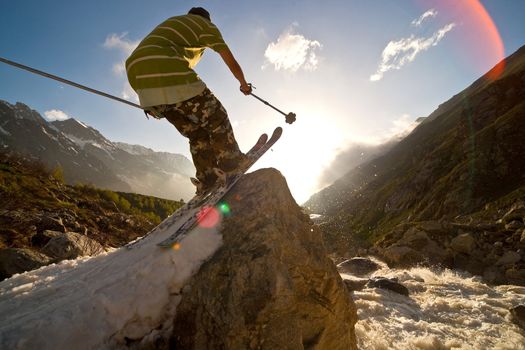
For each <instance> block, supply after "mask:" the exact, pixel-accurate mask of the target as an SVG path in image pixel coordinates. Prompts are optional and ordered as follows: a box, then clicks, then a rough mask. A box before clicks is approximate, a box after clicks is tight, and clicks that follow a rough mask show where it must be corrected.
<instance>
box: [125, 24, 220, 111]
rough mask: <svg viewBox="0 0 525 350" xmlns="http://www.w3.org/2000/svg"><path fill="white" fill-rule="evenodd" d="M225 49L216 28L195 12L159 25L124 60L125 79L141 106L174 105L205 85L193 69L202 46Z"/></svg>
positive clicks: (202, 50)
mask: <svg viewBox="0 0 525 350" xmlns="http://www.w3.org/2000/svg"><path fill="white" fill-rule="evenodd" d="M207 47H209V48H211V49H213V50H215V51H217V52H220V51H222V50H224V49H226V48H227V45H226V43H225V42H224V39H223V38H222V35H221V33H220V32H219V30H218V29H217V27H216V26H215V25H214V24H213V23H211V22H210V21H208V20H206V19H205V18H203V17H201V16H197V15H191V14H188V15H183V16H176V17H171V18H169V19H167V20H165V21H164V22H162V23H161V24H159V25H158V26H157V27H156V28H155V29H154V30H153V31H152V32H151V33H150V34H148V35H147V36H146V37H145V38H144V40H142V42H141V43H140V44H139V45H138V47H137V48H136V49H135V51H133V53H132V54H131V56H130V57H129V58H128V59H127V60H126V72H127V74H128V79H129V82H130V84H131V86H132V87H133V89H134V90H135V91H136V92H137V94H138V95H139V99H140V104H141V106H142V107H149V106H155V105H161V104H174V103H177V102H180V101H185V100H187V99H190V98H192V97H194V96H196V95H198V94H199V93H201V92H202V91H203V90H204V89H205V88H206V85H205V84H204V83H203V82H202V81H201V80H200V79H199V77H198V76H197V74H196V73H195V72H194V71H193V69H192V68H193V67H194V66H195V65H196V64H197V63H198V62H199V60H200V58H201V56H202V53H203V52H204V49H205V48H207Z"/></svg>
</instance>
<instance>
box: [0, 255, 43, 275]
mask: <svg viewBox="0 0 525 350" xmlns="http://www.w3.org/2000/svg"><path fill="white" fill-rule="evenodd" d="M50 261H51V259H50V258H49V257H48V256H46V255H44V254H41V253H38V252H35V251H33V250H31V249H27V248H7V249H2V250H0V281H1V280H4V279H6V278H9V277H11V276H12V275H14V274H16V273H22V272H25V271H30V270H34V269H38V268H39V267H41V266H44V265H47V264H49V263H50Z"/></svg>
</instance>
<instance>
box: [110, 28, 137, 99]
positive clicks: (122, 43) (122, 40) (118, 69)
mask: <svg viewBox="0 0 525 350" xmlns="http://www.w3.org/2000/svg"><path fill="white" fill-rule="evenodd" d="M127 35H128V33H127V32H124V33H122V34H120V35H118V34H115V33H112V34H110V35H108V36H107V37H106V40H105V41H104V44H103V46H104V47H105V48H106V49H110V50H112V49H115V50H117V51H119V52H120V54H121V57H122V58H121V60H120V61H119V62H116V63H114V64H113V67H112V68H111V70H112V71H113V74H115V75H116V76H118V77H123V78H125V77H126V66H125V60H126V59H127V58H128V56H129V55H131V53H132V52H133V50H135V48H136V47H137V46H138V44H139V42H140V41H139V40H135V41H133V40H130V39H129V38H128V37H127ZM123 84H124V86H123V87H122V91H121V93H120V95H121V97H122V98H124V99H126V100H132V101H133V102H139V99H138V97H137V94H136V93H135V91H134V90H133V89H132V88H131V86H130V85H129V83H128V81H127V79H125V81H124V83H123Z"/></svg>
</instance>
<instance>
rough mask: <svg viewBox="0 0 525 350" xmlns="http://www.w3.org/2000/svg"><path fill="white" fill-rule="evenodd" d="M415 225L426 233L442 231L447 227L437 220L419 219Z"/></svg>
mask: <svg viewBox="0 0 525 350" xmlns="http://www.w3.org/2000/svg"><path fill="white" fill-rule="evenodd" d="M417 225H418V226H419V228H420V229H422V230H423V231H426V232H428V233H442V232H444V231H446V229H447V227H446V225H445V224H444V223H442V222H439V221H421V222H418V223H417Z"/></svg>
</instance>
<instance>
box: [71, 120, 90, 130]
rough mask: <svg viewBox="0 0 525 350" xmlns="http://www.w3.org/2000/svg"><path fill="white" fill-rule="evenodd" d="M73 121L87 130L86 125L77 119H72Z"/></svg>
mask: <svg viewBox="0 0 525 350" xmlns="http://www.w3.org/2000/svg"><path fill="white" fill-rule="evenodd" d="M73 120H74V121H76V122H77V123H79V124H80V125H81V126H83V127H84V128H86V129H88V128H89V127H88V126H87V125H86V124H84V123H82V122H81V121H80V120H78V119H73Z"/></svg>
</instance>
